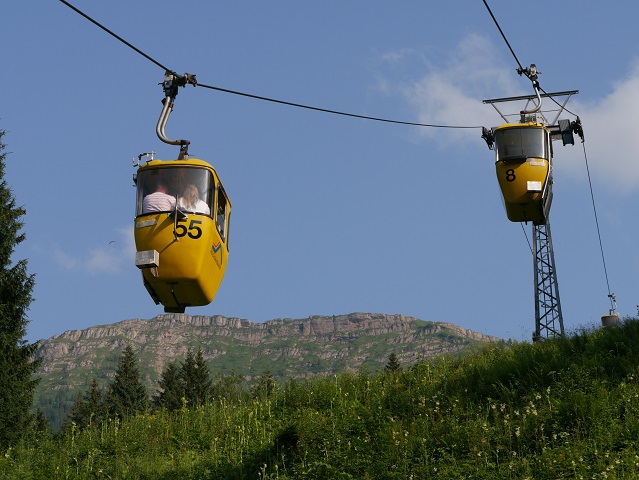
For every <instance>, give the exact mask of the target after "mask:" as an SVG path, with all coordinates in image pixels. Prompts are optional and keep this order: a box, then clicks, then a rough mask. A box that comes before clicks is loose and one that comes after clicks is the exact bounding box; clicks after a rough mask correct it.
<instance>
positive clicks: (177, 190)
mask: <svg viewBox="0 0 639 480" xmlns="http://www.w3.org/2000/svg"><path fill="white" fill-rule="evenodd" d="M137 187H138V191H137V208H136V212H135V213H136V216H140V215H144V214H149V213H156V212H164V211H166V212H170V211H173V210H174V209H175V205H176V202H177V207H178V209H179V210H181V211H183V212H188V213H200V214H204V215H210V214H211V212H212V211H213V202H214V200H215V181H214V179H213V174H212V173H211V172H210V171H209V170H206V169H204V168H193V167H182V166H179V167H167V168H156V169H148V170H144V171H140V173H139V175H138V181H137ZM167 197H171V199H167Z"/></svg>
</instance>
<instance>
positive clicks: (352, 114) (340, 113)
mask: <svg viewBox="0 0 639 480" xmlns="http://www.w3.org/2000/svg"><path fill="white" fill-rule="evenodd" d="M60 2H62V3H63V4H65V5H66V6H67V7H69V8H71V9H72V10H73V11H75V12H76V13H78V14H79V15H81V16H83V17H84V18H86V19H87V20H89V21H90V22H91V23H93V24H94V25H96V26H98V27H99V28H101V29H102V30H104V31H105V32H107V33H108V34H109V35H111V36H113V37H114V38H116V39H117V40H119V41H120V42H122V43H123V44H125V45H126V46H127V47H129V48H131V49H132V50H134V51H136V52H137V53H139V54H140V55H142V56H143V57H144V58H146V59H147V60H149V61H150V62H152V63H154V64H155V65H157V66H158V67H160V68H162V69H163V70H165V71H166V72H169V73H172V74H173V75H175V76H176V77H180V75H178V74H177V73H175V72H174V71H173V70H171V69H170V68H167V67H165V66H164V65H162V64H161V63H160V62H158V61H157V60H155V59H154V58H153V57H151V56H150V55H147V54H146V53H144V52H143V51H142V50H140V49H139V48H137V47H135V46H133V45H132V44H131V43H129V42H127V41H126V40H124V39H123V38H122V37H120V36H119V35H117V34H116V33H114V32H112V31H111V30H109V29H108V28H106V27H105V26H104V25H102V24H100V23H99V22H97V21H96V20H94V19H93V18H91V17H90V16H88V15H87V14H86V13H84V12H82V11H81V10H79V9H78V8H76V7H74V6H73V5H71V4H70V3H69V2H67V1H66V0H60ZM194 85H196V86H200V87H202V88H208V89H211V90H217V91H219V92H224V93H230V94H233V95H240V96H243V97H248V98H253V99H256V100H263V101H267V102H272V103H279V104H281V105H288V106H291V107H297V108H303V109H307V110H314V111H317V112H324V113H331V114H334V115H342V116H347V117H353V118H360V119H364V120H374V121H377V122H385V123H394V124H400V125H412V126H416V127H430V128H451V129H473V128H477V129H481V128H482V126H481V125H473V126H467V125H437V124H432V123H418V122H405V121H401V120H392V119H388V118H381V117H370V116H367V115H357V114H354V113H348V112H342V111H339V110H330V109H327V108H320V107H314V106H311V105H303V104H301V103H294V102H288V101H285V100H278V99H275V98H269V97H264V96H261V95H254V94H251V93H244V92H238V91H236V90H229V89H227V88H221V87H215V86H213V85H204V84H200V83H197V84H195V83H194Z"/></svg>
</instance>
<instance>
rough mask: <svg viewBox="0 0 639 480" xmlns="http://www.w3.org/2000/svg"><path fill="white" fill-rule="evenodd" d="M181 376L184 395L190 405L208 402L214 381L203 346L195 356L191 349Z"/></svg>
mask: <svg viewBox="0 0 639 480" xmlns="http://www.w3.org/2000/svg"><path fill="white" fill-rule="evenodd" d="M181 377H182V386H183V388H184V396H185V398H186V400H187V403H188V405H189V406H190V407H197V406H199V405H204V404H205V403H206V402H208V400H209V398H210V397H211V390H212V385H213V382H212V380H211V375H210V370H209V367H208V366H207V365H206V362H205V361H204V355H203V354H202V349H201V348H200V349H198V351H197V354H195V356H194V355H193V351H192V350H190V349H189V351H188V353H187V355H186V359H185V360H184V362H183V363H182V371H181Z"/></svg>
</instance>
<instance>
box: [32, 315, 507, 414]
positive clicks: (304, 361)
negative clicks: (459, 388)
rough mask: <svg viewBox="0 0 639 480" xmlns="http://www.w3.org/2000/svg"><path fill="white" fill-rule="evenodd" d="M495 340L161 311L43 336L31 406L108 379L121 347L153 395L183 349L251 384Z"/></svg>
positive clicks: (398, 324) (357, 324)
mask: <svg viewBox="0 0 639 480" xmlns="http://www.w3.org/2000/svg"><path fill="white" fill-rule="evenodd" d="M494 340H497V339H496V338H495V337H490V336H488V335H484V334H481V333H477V332H473V331H470V330H467V329H464V328H462V327H459V326H457V325H454V324H451V323H445V322H430V321H423V320H419V319H416V318H413V317H409V316H405V315H399V314H398V315H386V314H379V313H351V314H348V315H337V316H311V317H308V318H303V319H290V318H279V319H274V320H269V321H267V322H264V323H254V322H251V321H249V320H244V319H240V318H228V317H223V316H219V315H217V316H195V315H194V316H191V315H187V314H162V315H158V316H156V317H154V318H152V319H131V320H124V321H121V322H118V323H115V324H110V325H101V326H94V327H90V328H87V329H84V330H69V331H66V332H64V333H61V334H59V335H55V336H53V337H51V338H49V339H47V340H43V341H42V342H41V343H40V346H39V349H38V351H37V353H36V357H37V358H42V364H41V368H40V371H39V376H40V377H41V381H40V384H39V386H38V392H37V394H36V405H38V404H39V405H47V404H49V405H50V404H52V403H56V402H57V403H59V402H66V403H67V404H68V403H69V402H70V401H71V402H72V400H71V399H73V398H75V396H76V395H77V392H84V391H86V389H87V388H88V386H89V384H90V382H91V380H92V379H93V378H96V379H97V380H98V383H101V384H102V385H104V384H106V383H108V382H109V379H110V378H112V377H113V375H114V374H115V370H116V367H117V364H118V363H119V360H120V357H121V355H122V351H123V350H124V348H125V347H126V346H127V345H130V346H131V347H132V348H133V351H134V352H135V354H136V356H137V358H138V359H139V362H140V371H141V374H142V378H143V380H144V382H145V383H146V385H147V387H148V389H149V391H150V392H155V390H156V389H157V380H158V379H159V377H160V375H161V372H162V370H163V368H164V366H165V365H166V364H167V363H168V362H169V361H174V360H178V361H182V360H183V359H184V358H185V357H186V354H187V352H188V350H189V349H193V350H197V349H202V353H203V356H204V359H205V360H206V361H207V364H208V365H209V367H210V370H211V372H212V374H214V375H216V374H231V373H235V374H238V375H240V376H243V377H245V378H246V379H247V380H249V381H250V380H251V379H252V378H255V377H258V376H260V375H262V374H263V373H265V372H270V373H271V374H273V375H274V376H275V377H276V378H306V377H312V376H315V375H330V374H333V373H337V372H341V371H344V370H351V371H355V370H357V369H359V368H361V367H363V366H364V367H366V368H368V369H369V371H374V370H377V369H379V368H383V366H384V365H385V363H386V361H387V359H388V356H389V355H390V354H391V353H394V354H395V355H396V356H397V357H398V359H399V361H400V362H401V363H402V364H403V365H412V364H414V363H415V362H417V361H418V360H419V359H420V358H425V359H428V358H433V357H436V356H439V355H442V354H445V353H450V352H461V351H464V350H466V349H468V348H472V347H475V346H478V345H480V344H482V343H486V342H490V341H494ZM53 397H56V398H57V400H55V401H54V400H52V398H53ZM67 406H68V405H67Z"/></svg>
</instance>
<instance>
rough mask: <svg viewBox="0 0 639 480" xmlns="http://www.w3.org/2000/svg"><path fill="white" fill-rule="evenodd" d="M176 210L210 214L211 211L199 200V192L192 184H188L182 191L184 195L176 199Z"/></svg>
mask: <svg viewBox="0 0 639 480" xmlns="http://www.w3.org/2000/svg"><path fill="white" fill-rule="evenodd" d="M178 208H179V209H180V210H185V211H187V212H194V213H204V214H205V215H210V214H211V209H210V208H209V206H208V205H207V204H206V202H204V201H203V200H200V192H199V191H198V189H197V187H196V186H195V185H193V184H189V185H187V186H186V188H185V189H184V193H183V194H182V196H181V197H180V198H179V199H178Z"/></svg>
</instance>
